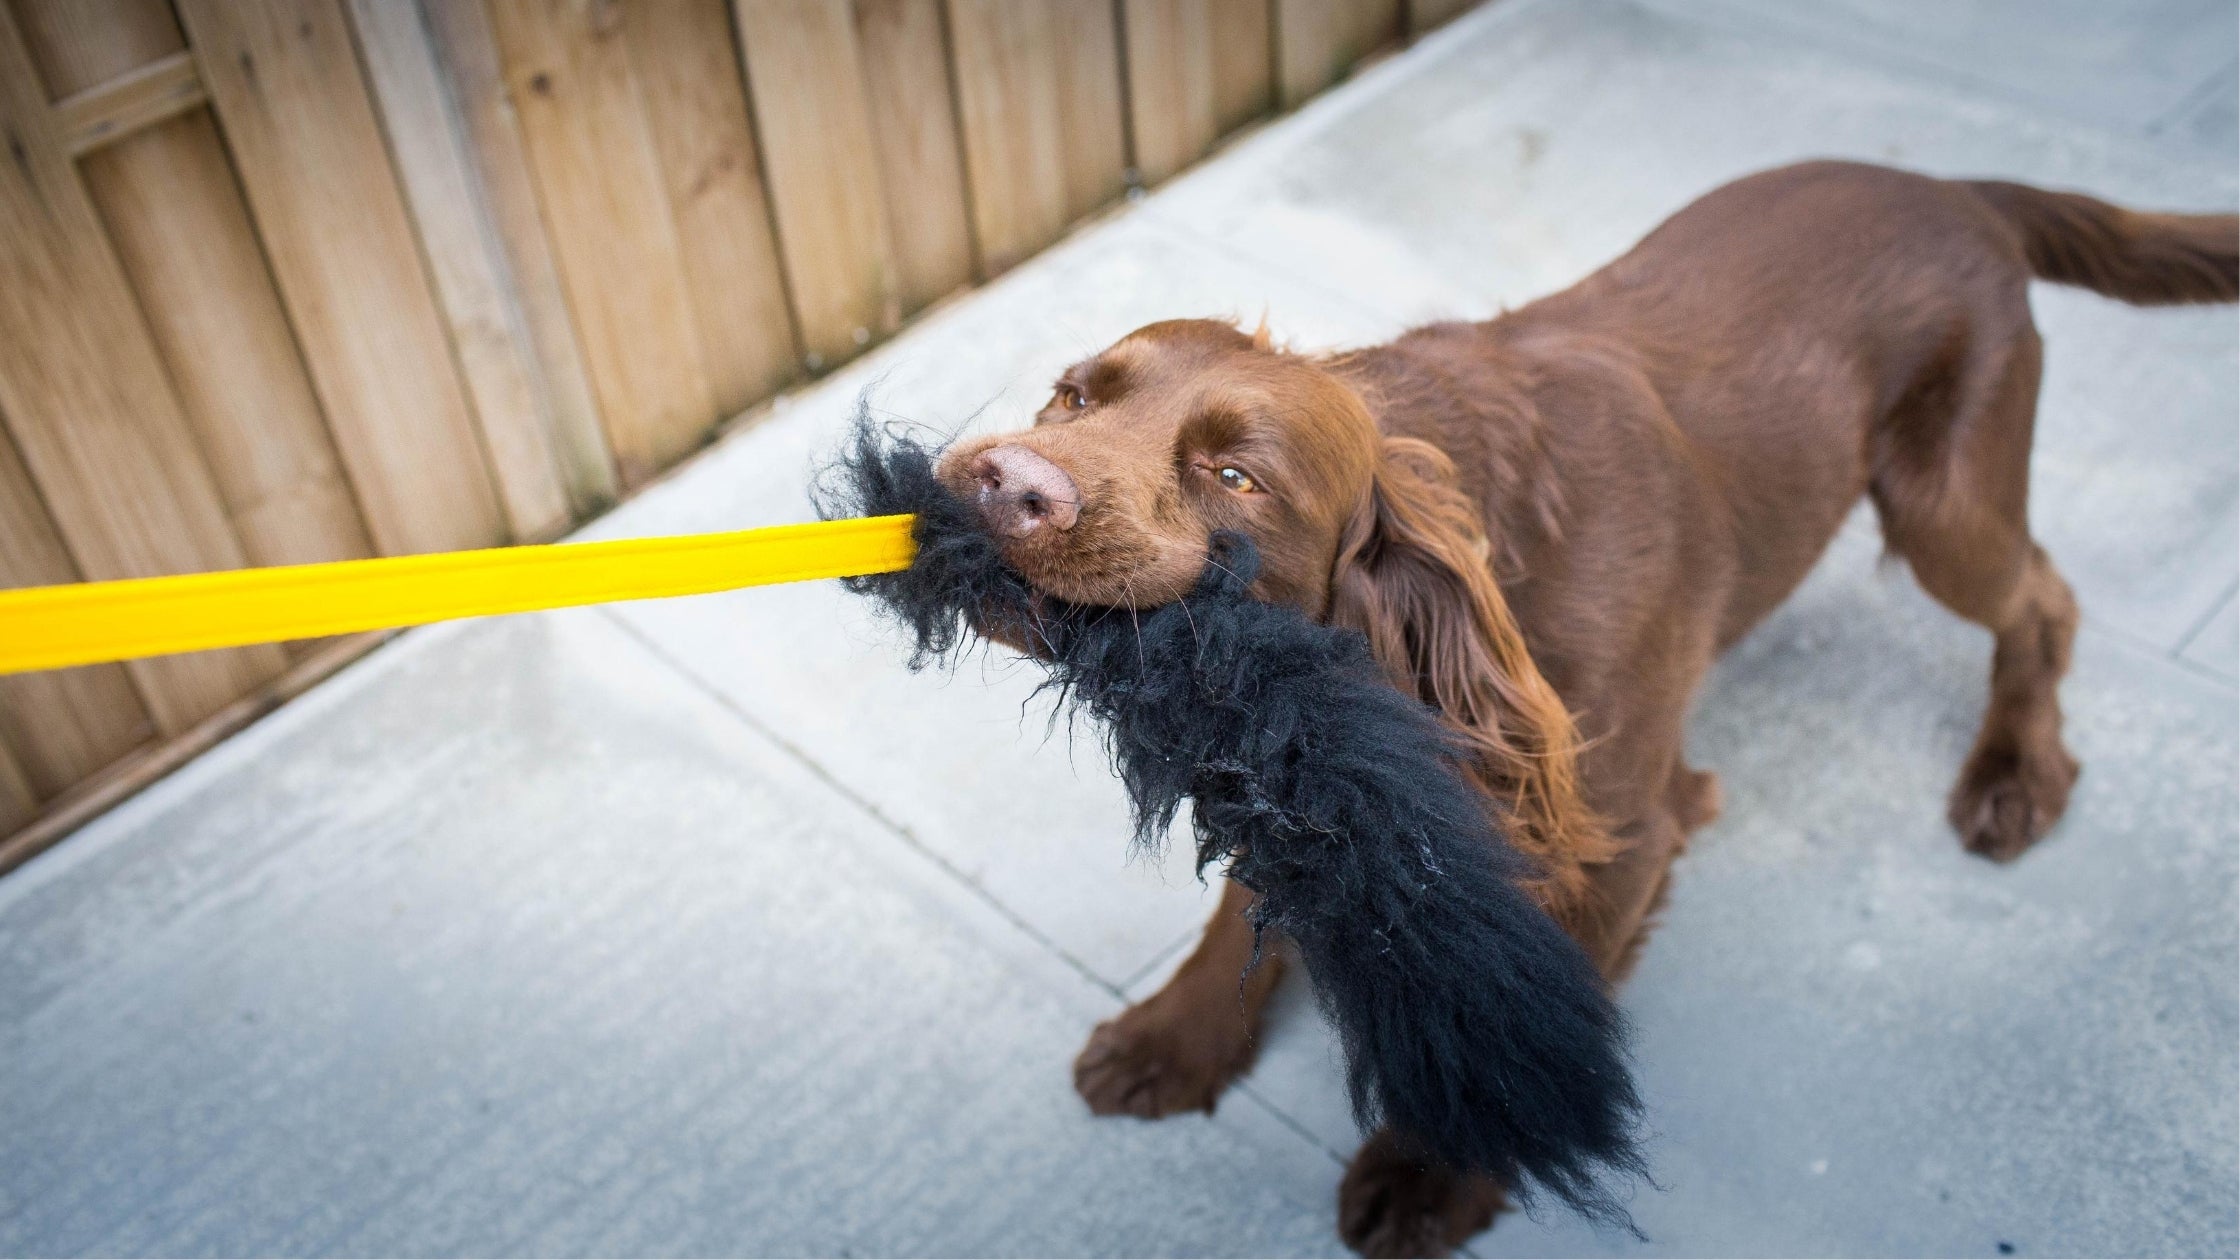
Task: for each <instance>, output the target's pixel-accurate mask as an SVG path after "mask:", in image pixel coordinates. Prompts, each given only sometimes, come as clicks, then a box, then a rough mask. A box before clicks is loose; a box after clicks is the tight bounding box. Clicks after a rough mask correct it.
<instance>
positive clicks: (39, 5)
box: [15, 0, 187, 100]
mask: <svg viewBox="0 0 2240 1260" xmlns="http://www.w3.org/2000/svg"><path fill="white" fill-rule="evenodd" d="M15 14H16V19H17V21H18V22H20V23H21V27H20V31H21V33H22V36H23V42H24V45H25V47H26V48H27V49H28V50H29V52H30V54H31V60H32V62H33V63H34V64H36V65H37V66H38V68H39V74H40V76H41V77H42V78H43V79H44V80H45V82H46V85H47V96H48V97H49V98H50V99H55V100H59V99H61V98H62V97H65V96H68V95H70V94H71V93H72V92H78V91H83V90H84V89H86V88H89V87H92V86H93V85H94V84H96V83H105V82H107V81H108V80H110V79H114V78H116V77H117V76H118V75H120V74H123V73H125V72H126V71H128V70H137V69H139V68H140V67H142V66H144V65H147V64H148V63H149V62H151V61H156V60H158V59H160V58H163V57H166V56H169V55H170V54H172V53H175V52H178V51H179V50H180V49H182V48H185V47H186V46H187V41H186V37H185V36H184V35H181V34H180V33H179V23H178V22H177V21H175V20H174V19H173V18H172V16H171V6H170V5H169V4H168V3H166V2H165V0H15Z"/></svg>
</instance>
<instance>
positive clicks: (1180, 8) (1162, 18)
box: [1121, 0, 1220, 184]
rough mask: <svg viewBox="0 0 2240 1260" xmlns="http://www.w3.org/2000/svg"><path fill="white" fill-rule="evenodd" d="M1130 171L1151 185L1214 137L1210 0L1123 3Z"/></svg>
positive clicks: (1130, 0) (1186, 162)
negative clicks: (1132, 166)
mask: <svg viewBox="0 0 2240 1260" xmlns="http://www.w3.org/2000/svg"><path fill="white" fill-rule="evenodd" d="M1121 26H1122V28H1123V30H1124V31H1125V33H1126V36H1127V41H1128V56H1127V64H1128V119H1129V123H1130V132H1129V134H1130V135H1131V136H1132V137H1133V138H1134V142H1135V148H1134V153H1133V155H1132V156H1133V164H1134V166H1135V168H1136V171H1137V172H1138V174H1139V175H1140V177H1141V178H1142V180H1143V182H1145V183H1147V184H1155V183H1158V182H1159V181H1160V180H1163V179H1165V178H1166V177H1167V176H1169V175H1172V174H1174V173H1175V172H1176V171H1179V170H1181V169H1182V168H1183V167H1185V166H1188V165H1189V164H1190V163H1191V162H1193V161H1195V160H1196V159H1197V157H1198V155H1199V154H1201V153H1203V152H1205V151H1206V149H1207V147H1208V146H1210V145H1211V144H1212V143H1213V141H1214V137H1215V136H1217V135H1218V134H1220V133H1219V127H1220V124H1219V121H1218V118H1217V116H1216V115H1217V111H1216V108H1215V101H1214V96H1215V94H1214V56H1215V53H1214V25H1213V7H1212V4H1211V2H1210V0H1126V7H1125V8H1124V9H1123V10H1122V20H1121Z"/></svg>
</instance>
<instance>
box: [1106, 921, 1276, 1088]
mask: <svg viewBox="0 0 2240 1260" xmlns="http://www.w3.org/2000/svg"><path fill="white" fill-rule="evenodd" d="M1251 906H1252V893H1251V892H1250V891H1249V890H1247V889H1246V888H1245V887H1244V886H1243V885H1241V884H1236V883H1231V882H1229V881H1226V880H1224V881H1223V886H1222V893H1221V906H1220V908H1219V909H1217V910H1215V911H1214V913H1213V919H1212V921H1211V922H1209V923H1207V924H1206V934H1205V937H1204V939H1202V940H1200V941H1199V942H1198V948H1197V951H1196V952H1195V953H1193V954H1191V955H1190V957H1189V959H1188V960H1186V961H1185V962H1184V963H1183V964H1182V967H1181V969H1180V970H1178V971H1176V972H1175V974H1174V978H1173V979H1171V980H1169V981H1167V984H1166V987H1165V988H1163V989H1161V990H1159V991H1158V992H1157V993H1155V994H1153V995H1152V996H1150V997H1148V998H1145V999H1144V1000H1143V1001H1141V1002H1138V1003H1137V1004H1136V1005H1134V1006H1131V1007H1129V1008H1128V1009H1127V1010H1125V1011H1122V1012H1121V1013H1120V1014H1119V1015H1118V1016H1117V1017H1115V1018H1113V1019H1109V1020H1107V1021H1105V1022H1104V1023H1102V1024H1099V1025H1097V1030H1096V1031H1095V1032H1094V1033H1092V1034H1090V1036H1089V1044H1088V1045H1086V1046H1084V1047H1082V1050H1081V1054H1080V1057H1078V1058H1076V1059H1075V1060H1074V1063H1073V1087H1074V1088H1075V1089H1076V1090H1078V1091H1080V1094H1081V1097H1082V1098H1083V1099H1085V1100H1086V1101H1087V1102H1088V1104H1089V1110H1091V1111H1093V1112H1095V1113H1097V1114H1098V1115H1100V1116H1116V1115H1132V1116H1141V1117H1143V1118H1145V1119H1147V1120H1150V1119H1157V1118H1158V1117H1160V1116H1168V1115H1173V1114H1174V1113H1175V1112H1178V1111H1209V1112H1210V1111H1212V1110H1213V1104H1214V1100H1215V1099H1217V1098H1219V1097H1220V1095H1221V1091H1222V1090H1223V1089H1225V1088H1227V1087H1228V1084H1229V1082H1230V1081H1233V1080H1235V1079H1236V1078H1237V1077H1238V1076H1240V1075H1242V1074H1243V1073H1244V1070H1245V1069H1246V1068H1248V1067H1251V1066H1252V1059H1253V1055H1254V1053H1255V1052H1256V1051H1257V1050H1258V1048H1259V1034H1260V1012H1261V1008H1262V1007H1264V1006H1266V1005H1267V1001H1268V994H1269V993H1271V992H1273V991H1274V989H1275V985H1276V980H1277V978H1278V977H1280V976H1281V975H1282V974H1283V959H1282V957H1281V956H1280V955H1279V954H1277V953H1276V952H1275V951H1274V950H1273V949H1272V948H1271V949H1270V950H1268V951H1267V952H1266V953H1265V954H1264V955H1263V956H1262V957H1261V958H1260V960H1259V962H1258V964H1257V965H1254V963H1253V957H1252V955H1253V940H1252V924H1251V923H1250V922H1249V921H1248V920H1247V919H1246V918H1245V913H1246V911H1248V910H1249V909H1250V908H1251ZM1270 945H1271V946H1272V945H1273V942H1270ZM1248 966H1249V967H1251V972H1250V973H1249V974H1247V973H1246V970H1245V969H1246V968H1247V967H1248ZM1240 977H1241V979H1240Z"/></svg>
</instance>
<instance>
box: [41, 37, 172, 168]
mask: <svg viewBox="0 0 2240 1260" xmlns="http://www.w3.org/2000/svg"><path fill="white" fill-rule="evenodd" d="M208 99H209V97H208V96H207V95H205V94H204V92H203V90H202V73H201V72H200V71H198V70H196V69H195V67H194V57H193V55H192V54H189V53H185V52H175V53H173V54H171V55H170V56H168V57H165V58H163V59H161V60H159V61H151V62H149V63H148V64H147V65H144V66H142V67H140V68H139V69H137V70H127V71H126V72H124V73H123V74H120V75H118V76H117V77H116V78H114V79H111V80H109V81H108V82H106V83H97V84H95V85H94V86H92V87H89V88H87V89H86V90H85V91H83V92H76V93H73V94H71V95H69V96H67V97H64V98H63V99H62V100H60V101H57V102H56V103H55V107H54V109H55V116H56V122H55V126H56V130H58V131H60V132H61V133H62V144H63V147H64V148H66V149H68V150H69V151H70V152H71V153H73V154H78V155H83V154H86V153H90V152H92V151H93V150H95V149H97V148H100V147H101V146H102V145H105V144H113V143H115V142H116V141H118V140H121V139H123V138H124V137H125V136H128V135H131V134H132V133H133V132H136V131H139V130H141V129H142V128H145V127H152V126H154V125H155V124H157V123H159V122H162V121H163V120H164V119H166V118H171V117H174V116H176V115H179V114H183V113H185V112H186V111H188V110H190V109H193V108H195V107H196V106H198V105H200V104H202V103H203V102H204V101H206V100H208Z"/></svg>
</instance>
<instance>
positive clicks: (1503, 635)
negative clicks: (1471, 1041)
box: [1329, 437, 1614, 921]
mask: <svg viewBox="0 0 2240 1260" xmlns="http://www.w3.org/2000/svg"><path fill="white" fill-rule="evenodd" d="M1488 553H1489V546H1488V543H1487V539H1486V534H1485V527H1484V525H1483V524H1482V523H1481V521H1480V518H1479V515H1478V512H1477V510H1476V508H1475V507H1473V506H1472V504H1471V503H1470V500H1469V499H1468V497H1466V496H1465V495H1464V494H1463V493H1462V492H1461V490H1460V489H1458V488H1457V487H1456V485H1455V477H1454V464H1453V463H1452V461H1450V460H1449V459H1448V458H1447V457H1446V455H1445V453H1444V452H1442V451H1440V450H1439V449H1438V448H1437V447H1435V446H1432V445H1431V444H1430V443H1428V442H1422V441H1418V440H1416V439H1414V438H1403V437H1388V438H1386V439H1384V451H1383V458H1382V460H1381V462H1380V464H1379V467H1378V469H1377V473H1376V481H1375V485H1374V487H1373V489H1372V490H1371V491H1370V494H1369V497H1368V499H1367V500H1366V501H1365V502H1364V503H1363V504H1362V505H1361V508H1360V509H1359V511H1357V512H1356V513H1355V515H1354V518H1353V521H1352V523H1351V524H1350V525H1349V527H1348V529H1347V531H1346V535H1345V537H1344V539H1343V541H1342V542H1341V544H1340V546H1339V552H1338V561H1337V567H1336V570H1335V572H1334V573H1333V577H1332V582H1331V605H1330V617H1329V619H1330V621H1331V623H1332V624H1335V625H1341V626H1346V627H1349V628H1351V629H1355V630H1359V631H1360V632H1361V633H1362V634H1364V635H1366V636H1367V637H1368V640H1369V649H1370V651H1371V653H1372V654H1373V655H1375V657H1376V659H1377V661H1378V663H1379V664H1381V665H1383V666H1384V668H1385V672H1386V673H1387V674H1388V675H1390V676H1391V678H1392V681H1393V684H1394V685H1395V686H1397V687H1399V688H1400V689H1401V690H1402V691H1404V692H1406V693H1407V694H1409V695H1412V696H1415V697H1416V698H1418V699H1420V700H1422V701H1423V702H1424V703H1425V704H1428V705H1430V706H1431V707H1432V708H1434V709H1436V710H1437V711H1438V712H1439V714H1440V716H1441V717H1442V718H1443V719H1444V720H1445V721H1446V722H1447V724H1448V725H1449V726H1451V727H1453V728H1454V730H1455V732H1456V733H1457V734H1458V735H1460V736H1461V738H1462V739H1463V741H1464V742H1465V745H1466V747H1467V748H1468V749H1469V751H1470V753H1471V755H1472V765H1471V766H1470V769H1471V771H1472V773H1473V777H1475V778H1476V779H1477V780H1478V782H1479V785H1480V786H1481V787H1483V788H1484V789H1485V790H1486V791H1487V792H1489V793H1491V794H1492V795H1493V796H1494V798H1495V799H1496V800H1498V801H1500V802H1501V804H1502V806H1503V807H1504V809H1505V810H1506V812H1507V814H1508V817H1507V819H1506V820H1505V821H1506V822H1507V829H1508V838H1509V843H1510V844H1511V845H1513V846H1514V847H1515V848H1516V849H1517V850H1518V851H1519V852H1521V853H1523V854H1524V855H1525V856H1526V857H1528V858H1529V859H1531V860H1532V862H1533V863H1534V865H1535V867H1536V876H1535V881H1534V882H1535V889H1534V891H1535V892H1536V893H1537V894H1538V896H1539V897H1540V900H1541V902H1542V904H1543V905H1544V906H1546V907H1547V908H1548V909H1549V910H1550V912H1551V913H1554V914H1556V915H1557V917H1558V918H1559V919H1562V920H1565V921H1569V919H1570V917H1571V913H1572V912H1573V911H1574V910H1575V909H1576V908H1577V907H1578V905H1579V902H1580V898H1581V897H1582V896H1583V895H1584V893H1585V892H1586V870H1585V868H1586V866H1588V865H1591V864H1593V863H1596V862H1602V861H1607V860H1608V859H1609V858H1610V856H1611V855H1612V853H1613V851H1614V845H1613V843H1612V841H1611V840H1610V838H1609V833H1608V832H1607V830H1606V829H1605V828H1604V825H1603V823H1602V821H1601V820H1600V819H1599V818H1597V817H1596V816H1595V815H1594V813H1593V811H1591V810H1590V809H1588V808H1587V806H1586V804H1585V802H1584V801H1583V800H1582V799H1581V798H1580V795H1579V783H1578V774H1577V761H1578V752H1579V734H1578V728H1577V727H1576V726H1574V725H1573V723H1572V720H1571V714H1570V712H1569V710H1567V709H1565V708H1564V705H1563V701H1562V700H1561V699H1560V698H1558V697H1557V695H1556V693H1555V689H1554V688H1552V687H1550V686H1549V685H1548V682H1547V680H1546V679H1545V678H1542V677H1541V676H1540V670H1539V668H1538V667H1537V666H1535V665H1534V664H1533V662H1532V654H1531V653H1530V652H1529V651H1527V650H1526V647H1525V642H1524V635H1523V634H1522V633H1521V632H1520V631H1519V630H1518V629H1517V623H1516V619H1515V618H1514V617H1512V616H1511V615H1510V612H1509V605H1508V601H1506V600H1504V599H1503V598H1502V596H1501V588H1500V587H1499V586H1498V585H1497V584H1496V583H1495V582H1494V580H1493V573H1492V570H1491V569H1490V568H1489V567H1488V565H1487V557H1488Z"/></svg>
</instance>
